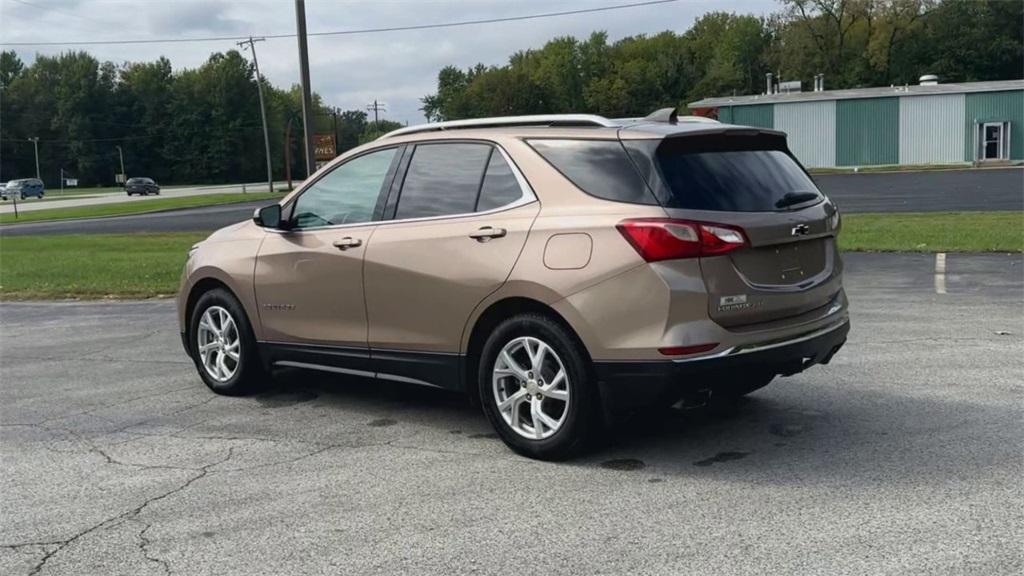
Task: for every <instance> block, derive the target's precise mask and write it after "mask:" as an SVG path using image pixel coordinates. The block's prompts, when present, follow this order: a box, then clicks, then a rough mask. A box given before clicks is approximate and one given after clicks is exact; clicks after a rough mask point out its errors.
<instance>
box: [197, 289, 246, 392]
mask: <svg viewBox="0 0 1024 576" xmlns="http://www.w3.org/2000/svg"><path fill="white" fill-rule="evenodd" d="M196 348H197V349H198V351H199V358H200V360H201V361H202V364H203V368H204V369H205V370H206V373H207V374H208V375H209V376H210V377H211V378H213V379H214V380H216V381H218V382H227V381H228V380H230V379H231V377H232V376H234V375H235V372H237V371H238V366H239V361H240V359H241V338H240V337H239V335H238V327H237V326H236V325H235V320H234V319H233V318H232V317H231V313H230V312H228V311H227V310H225V309H224V308H222V307H220V306H210V307H209V308H207V309H206V312H204V313H203V316H202V318H200V320H199V327H198V328H197V333H196Z"/></svg>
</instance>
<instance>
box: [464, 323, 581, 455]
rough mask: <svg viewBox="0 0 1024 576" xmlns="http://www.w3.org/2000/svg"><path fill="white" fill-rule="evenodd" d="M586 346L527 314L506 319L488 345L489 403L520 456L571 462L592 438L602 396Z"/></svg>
mask: <svg viewBox="0 0 1024 576" xmlns="http://www.w3.org/2000/svg"><path fill="white" fill-rule="evenodd" d="M590 374H591V370H590V369H589V359H588V358H587V356H586V354H585V351H584V350H583V348H582V346H581V345H580V344H579V343H578V342H577V341H576V339H575V338H574V337H573V336H572V335H571V334H570V333H569V332H568V331H567V330H566V329H565V328H564V327H563V326H562V325H561V324H559V323H558V322H555V321H554V320H552V319H551V318H548V317H546V316H543V315H539V314H522V315H519V316H515V317H512V318H510V319H508V320H506V321H505V322H502V323H501V324H500V325H498V327H497V328H496V329H495V330H494V332H493V333H492V334H491V335H490V337H489V338H488V339H487V342H486V343H485V344H484V347H483V352H482V354H481V358H480V371H479V374H478V383H479V389H480V390H479V392H480V400H481V404H482V406H483V408H484V412H485V413H486V414H487V418H488V420H490V422H491V424H492V425H493V426H494V428H495V430H496V431H497V432H498V435H499V436H500V437H501V439H502V440H503V441H504V442H505V444H507V445H508V446H509V447H510V448H512V449H513V450H515V451H516V452H518V453H520V454H523V455H524V456H529V457H531V458H538V459H541V460H563V459H565V458H569V457H570V456H572V455H574V454H576V453H577V452H579V451H580V450H581V449H582V448H583V447H585V446H586V444H587V443H588V441H589V440H590V439H591V436H592V432H593V431H594V430H593V429H594V427H595V426H596V425H597V423H598V418H597V410H596V407H597V391H596V386H595V385H594V382H593V381H592V379H591V377H590Z"/></svg>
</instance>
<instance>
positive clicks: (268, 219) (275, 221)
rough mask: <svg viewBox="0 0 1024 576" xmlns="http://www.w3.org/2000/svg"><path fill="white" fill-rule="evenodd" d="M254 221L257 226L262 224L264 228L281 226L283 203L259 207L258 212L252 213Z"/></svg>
mask: <svg viewBox="0 0 1024 576" xmlns="http://www.w3.org/2000/svg"><path fill="white" fill-rule="evenodd" d="M252 221H253V222H255V223H256V225H257V226H262V227H263V228H280V227H281V205H280V204H271V205H270V206H264V207H262V208H257V209H256V212H255V213H254V214H253V215H252Z"/></svg>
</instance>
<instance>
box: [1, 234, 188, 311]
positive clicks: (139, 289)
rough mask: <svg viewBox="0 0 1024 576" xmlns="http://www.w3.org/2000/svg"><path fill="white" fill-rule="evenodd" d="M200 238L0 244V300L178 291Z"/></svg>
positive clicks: (26, 239)
mask: <svg viewBox="0 0 1024 576" xmlns="http://www.w3.org/2000/svg"><path fill="white" fill-rule="evenodd" d="M205 237H206V234H202V233H200V234H196V233H176V234H136V235H131V234H115V235H80V236H79V235H74V236H19V237H13V238H0V298H3V299H42V298H68V297H77V298H103V297H107V296H117V297H123V298H146V297H152V296H161V295H170V294H174V293H175V292H177V290H178V280H179V278H180V275H181V268H182V266H183V265H184V263H185V258H186V257H187V256H188V249H189V248H190V247H191V246H192V245H193V244H195V243H196V242H198V241H200V240H202V239H203V238H205Z"/></svg>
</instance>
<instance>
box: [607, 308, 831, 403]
mask: <svg viewBox="0 0 1024 576" xmlns="http://www.w3.org/2000/svg"><path fill="white" fill-rule="evenodd" d="M849 332H850V321H849V319H848V318H845V317H844V318H843V319H842V320H840V321H838V322H836V323H833V324H830V325H828V326H825V327H822V328H818V329H815V330H813V331H810V332H806V333H804V334H799V335H796V336H790V337H787V338H785V339H783V340H777V341H768V342H761V343H757V344H749V345H745V346H737V347H735V348H730V349H728V350H724V351H722V352H718V353H716V354H712V355H709V356H701V357H697V358H683V359H676V360H653V361H637V362H619V361H602V362H595V363H594V368H595V370H596V375H597V379H598V382H599V385H600V388H601V397H602V400H603V402H604V406H605V409H606V410H610V411H620V410H622V409H632V408H639V407H642V406H646V405H649V404H650V403H651V402H654V401H656V400H657V399H658V398H660V397H664V396H665V395H667V394H668V393H670V392H672V391H673V390H678V391H681V392H684V393H686V392H692V393H694V394H697V393H701V392H703V391H705V390H712V391H713V390H714V387H715V384H716V383H718V382H721V381H723V380H725V379H728V378H733V377H736V378H742V377H743V376H744V374H754V375H759V374H764V373H771V374H781V375H783V376H789V375H792V374H796V373H798V372H802V371H804V370H806V369H807V368H809V367H811V366H813V365H815V364H828V362H829V361H830V360H831V359H832V356H833V355H835V353H836V352H838V351H839V349H840V348H841V347H842V346H843V344H844V343H845V342H846V335H847V334H848V333H849Z"/></svg>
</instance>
